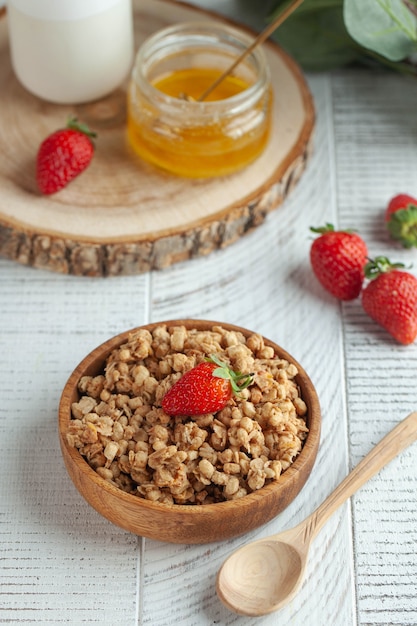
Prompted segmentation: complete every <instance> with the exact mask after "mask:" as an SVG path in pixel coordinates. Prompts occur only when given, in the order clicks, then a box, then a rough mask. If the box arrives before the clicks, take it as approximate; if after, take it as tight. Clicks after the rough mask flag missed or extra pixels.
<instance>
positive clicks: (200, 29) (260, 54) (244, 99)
mask: <svg viewBox="0 0 417 626" xmlns="http://www.w3.org/2000/svg"><path fill="white" fill-rule="evenodd" d="M198 34H204V36H205V37H207V38H208V39H210V38H211V39H212V41H213V46H214V44H215V43H217V44H221V43H222V39H221V37H222V36H223V37H224V38H225V39H224V40H223V41H224V43H227V42H229V43H232V44H234V45H235V47H236V49H237V50H238V52H237V55H236V58H237V56H238V55H239V54H240V53H241V52H243V51H244V50H245V49H246V48H247V47H249V46H250V45H251V44H252V43H253V40H254V37H251V36H250V34H249V33H247V32H245V31H244V30H240V29H238V28H236V27H234V26H230V25H229V24H223V23H222V22H216V21H210V20H208V21H196V22H184V23H178V24H174V25H172V26H167V27H165V28H162V29H160V30H158V31H157V32H155V33H154V34H152V35H150V36H149V37H148V38H147V39H145V41H144V42H143V43H142V45H141V46H140V47H139V50H138V52H137V54H136V58H135V63H134V66H133V70H132V80H133V82H135V83H136V84H137V85H138V86H140V88H141V89H142V90H143V91H144V92H145V93H146V94H147V95H148V96H149V97H150V99H151V100H156V101H157V102H158V105H162V106H164V105H165V106H167V107H168V108H169V109H171V110H175V109H180V110H181V111H182V112H184V110H185V109H187V112H189V109H190V108H192V109H193V111H194V112H195V114H196V115H202V114H204V113H207V114H213V113H214V112H218V111H219V110H221V109H233V112H234V113H235V112H236V108H240V107H244V108H246V107H251V106H253V102H254V100H256V99H257V98H258V97H259V96H260V94H261V93H263V92H264V90H265V89H266V88H267V86H268V84H269V82H270V71H269V66H268V62H267V59H266V55H265V52H264V50H263V49H262V47H260V46H257V47H256V48H254V50H252V51H251V52H250V53H249V54H248V56H247V59H246V60H247V61H248V60H251V61H252V64H253V66H254V67H255V71H256V74H257V76H256V80H255V82H254V83H253V84H251V85H250V86H249V87H247V88H246V89H244V90H243V91H241V92H240V93H237V94H235V95H233V96H230V97H228V98H226V99H223V100H209V101H207V100H204V101H202V102H199V101H196V100H193V101H189V100H186V99H184V100H182V99H180V98H176V97H173V96H169V95H168V94H165V93H163V92H162V91H160V90H159V89H157V88H156V87H154V86H153V85H152V83H151V82H150V81H149V80H148V78H147V76H146V73H145V68H146V61H147V60H148V59H151V58H152V54H156V53H157V52H159V51H161V50H162V49H163V48H164V49H165V50H167V47H166V46H164V42H165V44H166V43H167V41H168V39H169V38H170V37H171V38H174V37H175V36H178V37H179V36H182V37H184V42H185V41H186V36H187V35H189V36H191V35H197V36H198ZM177 41H178V40H177ZM220 49H221V48H220ZM168 54H169V51H168V52H167V53H166V55H168ZM231 63H232V61H231ZM231 63H230V64H231Z"/></svg>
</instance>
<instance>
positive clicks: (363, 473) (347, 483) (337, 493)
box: [307, 411, 417, 539]
mask: <svg viewBox="0 0 417 626" xmlns="http://www.w3.org/2000/svg"><path fill="white" fill-rule="evenodd" d="M416 439H417V411H414V412H413V413H410V415H408V417H406V418H404V419H403V420H402V421H401V422H400V423H399V424H397V426H395V428H393V429H392V430H391V432H389V433H388V434H387V435H385V437H384V438H383V439H381V441H380V442H379V443H378V444H377V445H376V446H375V447H374V448H373V449H372V450H371V451H370V452H369V454H367V455H366V456H365V457H364V458H363V459H362V461H360V463H358V465H357V466H356V467H355V468H354V469H353V470H352V471H351V472H350V474H348V475H347V476H346V478H345V479H344V480H343V481H342V482H341V483H340V484H339V486H338V487H336V489H335V490H334V491H333V492H332V493H331V494H330V496H329V497H328V498H326V500H325V501H324V502H323V503H322V504H321V505H320V506H319V507H318V508H317V509H316V510H315V511H314V512H313V513H312V514H311V516H310V518H309V524H308V527H309V531H308V533H307V534H310V539H313V538H314V537H315V536H316V535H317V533H318V532H319V531H320V530H321V528H322V527H323V526H324V524H325V523H326V522H327V520H328V519H329V518H330V517H331V516H332V515H333V513H334V512H335V511H336V509H337V508H338V507H339V506H340V505H341V504H343V503H344V502H345V500H347V499H348V498H350V496H352V495H353V494H354V493H355V492H356V491H357V490H358V489H359V488H360V487H362V486H363V485H364V484H365V483H366V482H367V481H368V480H369V479H370V478H372V476H374V475H375V474H377V473H378V472H379V470H381V469H382V468H383V467H384V466H385V465H387V464H388V463H389V462H390V461H392V459H393V458H395V457H396V456H397V454H399V453H400V452H401V451H402V450H404V448H406V447H407V446H409V445H410V444H411V443H413V441H415V440H416Z"/></svg>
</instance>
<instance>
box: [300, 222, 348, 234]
mask: <svg viewBox="0 0 417 626" xmlns="http://www.w3.org/2000/svg"><path fill="white" fill-rule="evenodd" d="M310 230H311V232H312V233H319V234H320V235H324V234H325V233H334V232H335V229H334V226H333V224H329V222H326V224H325V225H324V226H310ZM338 232H342V233H354V232H355V231H354V230H352V229H351V228H346V229H343V230H341V231H338Z"/></svg>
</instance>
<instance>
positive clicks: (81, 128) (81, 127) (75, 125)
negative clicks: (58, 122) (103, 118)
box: [67, 117, 97, 139]
mask: <svg viewBox="0 0 417 626" xmlns="http://www.w3.org/2000/svg"><path fill="white" fill-rule="evenodd" d="M67 128H70V129H71V130H78V132H80V133H84V135H87V137H90V138H91V139H94V138H95V137H97V133H95V132H94V131H92V130H90V129H89V127H88V126H87V124H83V123H82V122H79V121H78V119H77V118H76V117H70V118H68V121H67Z"/></svg>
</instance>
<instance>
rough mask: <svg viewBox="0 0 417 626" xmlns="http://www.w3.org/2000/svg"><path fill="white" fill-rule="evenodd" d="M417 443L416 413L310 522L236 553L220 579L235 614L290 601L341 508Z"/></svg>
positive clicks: (254, 612) (272, 608)
mask: <svg viewBox="0 0 417 626" xmlns="http://www.w3.org/2000/svg"><path fill="white" fill-rule="evenodd" d="M416 439H417V411H415V412H414V413H411V414H410V415H409V416H408V417H406V418H405V419H404V420H403V421H402V422H400V423H399V424H398V425H397V426H396V427H395V428H394V429H393V430H392V431H391V432H390V433H388V435H386V436H385V437H384V438H383V439H382V440H381V441H380V442H379V443H378V444H377V445H376V446H375V448H373V450H371V452H369V454H367V456H366V457H365V458H364V459H362V461H361V462H360V463H359V464H358V465H357V466H356V468H355V469H354V470H352V472H351V473H350V474H349V475H348V476H347V477H346V478H345V479H344V480H343V481H342V482H341V483H340V485H339V486H338V487H336V489H335V490H334V491H333V493H332V494H330V496H329V497H328V498H327V499H326V500H325V501H324V502H323V504H321V505H320V506H319V507H318V508H317V509H316V510H315V511H314V512H313V513H312V514H311V515H310V516H309V517H307V519H306V520H304V521H303V522H301V523H300V524H298V526H295V528H293V529H291V530H286V531H284V532H282V533H278V534H277V535H272V536H271V537H267V538H265V539H259V540H258V541H254V542H253V543H250V544H248V545H247V546H243V547H242V548H240V549H239V550H237V551H236V552H234V553H233V554H232V555H231V556H230V557H229V558H228V559H227V560H226V561H225V562H224V564H223V565H222V567H221V568H220V571H219V573H218V576H217V585H216V587H217V593H218V596H219V598H220V600H221V601H222V602H223V604H225V606H227V608H229V609H230V610H232V611H234V612H236V613H239V614H241V615H251V616H258V615H265V614H267V613H272V612H273V611H276V610H277V609H280V608H281V607H283V606H284V605H285V604H286V603H287V602H289V601H290V600H291V599H292V598H293V597H294V595H295V594H296V592H297V591H298V589H299V587H300V586H301V583H302V581H303V577H304V571H305V567H306V563H307V557H308V551H309V548H310V545H311V542H312V541H313V539H314V538H315V536H316V535H317V534H318V532H319V531H320V530H321V528H322V527H323V526H324V524H325V522H327V520H328V519H329V517H330V516H331V515H332V514H333V513H334V512H335V511H336V509H337V508H338V507H339V506H340V505H341V504H343V503H344V502H345V500H347V499H348V498H349V497H350V496H352V495H353V494H354V493H355V492H356V491H357V490H358V489H359V488H360V487H362V485H364V484H365V483H366V482H367V481H368V480H369V479H370V478H372V476H374V475H375V474H376V473H377V472H378V471H379V470H380V469H382V468H383V467H384V465H386V464H387V463H389V461H391V460H392V459H393V458H394V457H395V456H397V454H399V453H400V452H401V451H402V450H403V449H404V448H406V447H407V446H409V445H410V444H411V443H412V442H413V441H415V440H416Z"/></svg>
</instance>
